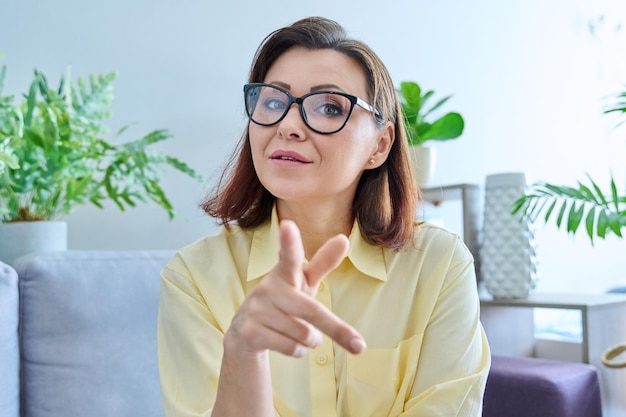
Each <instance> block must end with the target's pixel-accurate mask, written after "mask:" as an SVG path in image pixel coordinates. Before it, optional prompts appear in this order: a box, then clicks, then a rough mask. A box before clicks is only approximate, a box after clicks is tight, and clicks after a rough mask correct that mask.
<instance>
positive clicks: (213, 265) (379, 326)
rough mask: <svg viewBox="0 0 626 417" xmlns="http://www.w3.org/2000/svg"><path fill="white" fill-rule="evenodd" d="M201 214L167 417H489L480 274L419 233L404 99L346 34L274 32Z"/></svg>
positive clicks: (180, 279) (174, 322) (308, 23)
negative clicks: (228, 156) (206, 217)
mask: <svg viewBox="0 0 626 417" xmlns="http://www.w3.org/2000/svg"><path fill="white" fill-rule="evenodd" d="M244 101H245V106H246V112H247V114H248V117H249V123H248V126H247V128H246V130H245V132H244V134H243V136H242V140H241V143H240V146H239V148H238V150H237V153H236V159H235V160H234V168H233V169H232V170H228V171H226V172H225V174H224V177H223V181H222V182H221V184H220V186H219V187H218V189H217V191H216V192H215V194H213V195H211V196H209V197H208V198H207V199H206V201H205V202H204V203H203V209H204V210H205V211H206V212H207V213H208V214H210V215H211V216H214V217H216V218H217V219H219V220H220V222H221V223H222V224H223V225H224V230H223V231H222V232H221V233H220V234H219V235H217V236H214V237H208V238H205V239H202V240H200V241H199V242H196V243H194V244H193V245H191V246H189V247H186V248H184V249H182V250H181V251H179V252H178V253H177V254H176V255H175V256H174V257H173V259H172V260H171V261H170V262H169V263H168V265H167V266H166V267H165V268H164V270H163V273H162V276H163V283H162V295H161V307H160V313H159V361H160V371H161V381H162V390H163V396H164V403H165V414H166V415H167V416H198V415H201V416H209V415H211V416H238V417H240V416H248V417H249V416H274V415H279V416H281V417H289V416H299V417H302V416H323V417H328V416H356V417H365V416H401V415H402V416H409V415H410V416H429V417H432V416H446V417H449V416H480V415H481V409H482V395H483V390H484V386H485V381H486V377H487V372H488V369H489V364H490V355H489V348H488V345H487V342H486V339H485V337H484V333H483V331H482V327H481V325H480V322H479V303H478V297H477V293H476V279H475V273H474V266H473V260H472V257H471V255H470V253H469V251H468V250H467V248H466V247H465V246H464V245H463V243H462V242H461V240H460V239H459V237H458V236H456V235H453V234H451V233H449V232H447V231H445V230H443V229H441V228H437V227H434V226H432V225H428V224H424V223H422V224H418V223H416V222H415V220H414V216H415V213H416V206H417V196H418V192H417V186H416V184H415V181H414V179H413V175H412V173H411V168H410V163H409V157H408V154H407V152H408V148H407V141H406V136H405V131H404V125H403V120H402V117H401V111H400V106H399V102H398V98H397V95H396V93H395V89H394V85H393V82H392V80H391V78H390V76H389V74H388V72H387V70H386V68H385V66H384V65H383V63H382V62H381V61H380V60H379V58H378V57H377V56H376V55H375V53H374V52H373V51H371V50H370V49H369V48H368V47H367V46H366V45H364V44H363V43H361V42H359V41H356V40H351V39H349V38H347V37H346V35H345V33H344V30H343V29H342V28H341V26H339V25H338V24H337V23H336V22H333V21H330V20H327V19H323V18H308V19H303V20H300V21H298V22H295V23H294V24H292V25H291V26H288V27H285V28H282V29H280V30H277V31H275V32H273V33H271V34H270V35H269V36H268V37H267V38H266V39H265V40H264V42H263V43H262V44H261V46H260V47H259V49H258V51H257V53H256V56H255V58H254V62H253V65H252V68H251V72H250V77H249V83H248V84H246V86H245V87H244Z"/></svg>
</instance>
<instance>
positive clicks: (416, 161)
mask: <svg viewBox="0 0 626 417" xmlns="http://www.w3.org/2000/svg"><path fill="white" fill-rule="evenodd" d="M409 154H410V155H411V163H412V164H413V174H415V179H416V180H417V185H418V186H419V187H420V188H426V187H429V186H430V185H431V184H432V181H433V177H434V175H435V168H436V163H437V149H436V148H434V147H432V146H417V145H412V146H409Z"/></svg>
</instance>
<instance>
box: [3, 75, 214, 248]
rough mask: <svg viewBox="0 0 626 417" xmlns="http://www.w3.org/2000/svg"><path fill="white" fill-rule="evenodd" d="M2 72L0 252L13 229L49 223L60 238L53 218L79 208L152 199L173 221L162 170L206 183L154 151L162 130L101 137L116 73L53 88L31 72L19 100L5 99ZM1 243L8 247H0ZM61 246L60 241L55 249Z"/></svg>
mask: <svg viewBox="0 0 626 417" xmlns="http://www.w3.org/2000/svg"><path fill="white" fill-rule="evenodd" d="M5 75H6V66H3V67H2V70H1V71H0V207H1V209H0V227H1V228H2V229H1V231H0V254H1V250H2V248H4V249H5V250H6V249H8V250H10V251H12V252H14V251H15V250H17V249H16V248H15V246H16V241H15V240H14V241H12V242H11V241H10V239H11V237H10V236H11V235H13V233H14V232H13V230H15V229H16V228H17V227H31V228H42V227H49V226H50V225H52V226H51V227H55V228H56V230H59V231H60V233H61V235H64V234H65V227H66V226H65V222H63V221H60V222H59V221H56V220H58V219H59V218H60V217H62V216H66V215H68V214H70V213H71V212H72V210H73V209H74V208H75V207H77V206H80V205H85V204H93V205H95V206H97V207H100V208H102V207H103V203H104V202H105V201H112V202H113V203H114V204H115V205H116V206H117V207H118V208H119V209H120V210H122V211H124V210H125V209H126V208H129V207H134V206H136V204H137V203H138V202H150V203H154V204H156V205H158V206H159V207H161V208H162V209H164V210H165V212H166V213H167V215H168V216H169V218H170V219H171V218H172V217H174V215H175V210H174V208H173V207H172V204H171V203H170V201H169V199H168V198H167V196H166V195H165V193H164V190H163V189H162V188H161V186H160V184H159V180H160V178H161V174H162V173H163V172H164V168H165V167H167V166H169V167H171V168H173V169H175V170H178V171H180V172H182V173H183V174H185V175H187V176H189V177H191V178H193V179H195V180H198V181H203V179H202V177H201V176H200V175H199V174H198V173H197V172H196V171H195V170H193V169H192V168H191V167H189V166H188V165H187V164H186V163H184V162H182V161H181V160H179V159H177V158H175V157H173V156H169V155H166V154H165V153H163V152H159V151H157V150H155V149H153V147H152V145H154V144H156V143H158V142H161V141H164V140H167V139H170V138H172V137H173V135H172V134H171V133H170V132H169V131H167V130H165V129H159V130H154V131H152V132H150V133H148V134H146V135H144V136H143V137H140V138H138V139H135V140H131V141H126V142H124V143H121V144H114V143H113V142H110V141H108V140H106V139H105V136H106V135H107V133H108V131H109V129H108V127H107V126H106V124H105V121H106V120H107V119H108V118H109V117H110V116H111V112H110V109H109V108H110V105H111V102H112V100H113V81H114V79H115V76H116V75H115V73H109V74H104V75H93V74H92V75H90V76H89V79H88V81H85V80H83V79H82V78H80V77H79V78H78V79H77V82H76V84H74V83H72V81H71V79H70V73H69V69H68V72H67V74H66V75H65V76H63V77H61V81H60V83H59V86H58V88H56V89H52V88H50V86H49V85H48V81H47V79H46V77H45V76H44V75H43V74H42V73H41V72H39V71H37V70H35V71H34V78H33V81H32V83H31V84H30V87H29V89H28V92H27V93H26V94H24V98H23V99H22V100H21V101H20V102H18V103H16V102H15V101H16V100H15V99H14V97H13V96H5V95H3V92H2V90H3V84H4V79H5ZM128 127H129V126H125V127H123V128H122V129H120V130H119V131H118V132H117V135H116V136H115V137H116V138H117V137H119V136H120V135H121V134H122V133H123V132H125V131H127V129H128ZM18 225H19V226H18ZM16 233H17V236H19V237H20V239H21V240H23V239H24V237H25V236H26V233H27V232H25V231H23V230H21V229H20V231H19V232H16ZM63 239H66V238H65V236H62V237H61V240H63ZM2 240H5V241H6V240H9V242H7V243H5V244H4V246H3V243H2ZM64 245H66V243H65V242H62V243H59V244H57V245H56V246H53V248H63V246H64ZM29 251H32V250H29ZM7 256H8V255H6V256H5V257H7ZM0 259H2V258H0Z"/></svg>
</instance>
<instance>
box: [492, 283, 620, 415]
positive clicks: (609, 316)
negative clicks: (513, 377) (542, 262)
mask: <svg viewBox="0 0 626 417" xmlns="http://www.w3.org/2000/svg"><path fill="white" fill-rule="evenodd" d="M534 308H554V309H569V310H577V311H579V312H580V317H581V327H582V341H581V351H582V355H581V360H582V362H584V363H589V364H591V365H594V366H595V367H596V368H597V369H598V373H599V375H600V381H601V384H602V403H603V410H604V416H605V417H618V416H619V417H623V416H625V415H626V369H611V368H607V367H605V366H604V365H603V364H602V360H601V358H602V354H603V353H604V352H605V351H606V350H607V349H609V348H610V347H612V346H614V345H616V344H618V343H626V295H621V294H531V295H530V296H529V297H527V298H525V299H516V300H494V299H491V298H488V297H486V296H485V297H482V298H481V321H482V324H483V327H484V328H485V333H486V334H487V339H488V340H489V344H490V347H491V350H492V353H494V354H500V355H509V356H534V345H535V337H534V319H533V317H534V316H533V309H534Z"/></svg>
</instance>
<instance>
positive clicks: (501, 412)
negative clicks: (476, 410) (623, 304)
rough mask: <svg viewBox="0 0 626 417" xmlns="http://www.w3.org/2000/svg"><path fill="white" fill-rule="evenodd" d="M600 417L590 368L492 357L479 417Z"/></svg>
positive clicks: (597, 389)
mask: <svg viewBox="0 0 626 417" xmlns="http://www.w3.org/2000/svg"><path fill="white" fill-rule="evenodd" d="M539 416H541V417H602V403H601V396H600V382H599V377H598V372H597V370H596V368H595V367H594V366H592V365H588V364H584V363H572V362H561V361H555V360H548V359H539V358H524V357H507V356H496V355H494V356H493V357H492V362H491V370H490V372H489V378H488V379H487V388H486V390H485V400H484V409H483V417H539Z"/></svg>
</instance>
